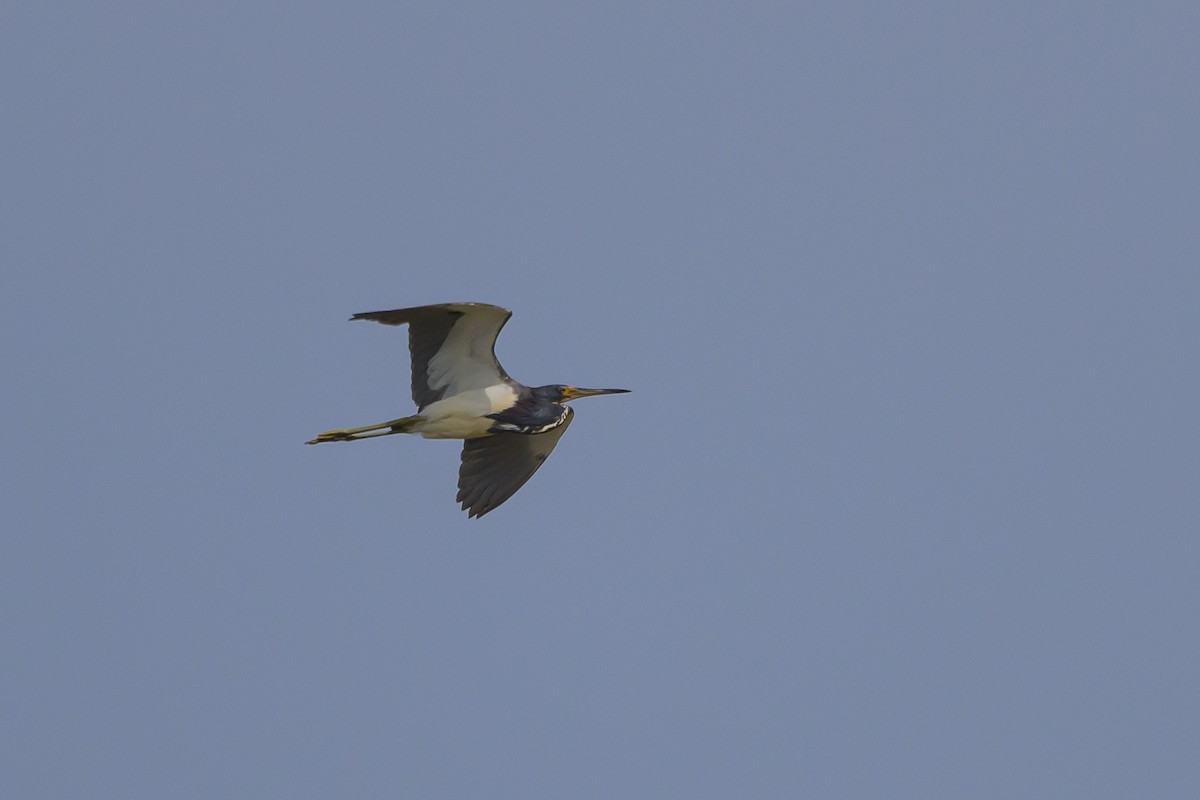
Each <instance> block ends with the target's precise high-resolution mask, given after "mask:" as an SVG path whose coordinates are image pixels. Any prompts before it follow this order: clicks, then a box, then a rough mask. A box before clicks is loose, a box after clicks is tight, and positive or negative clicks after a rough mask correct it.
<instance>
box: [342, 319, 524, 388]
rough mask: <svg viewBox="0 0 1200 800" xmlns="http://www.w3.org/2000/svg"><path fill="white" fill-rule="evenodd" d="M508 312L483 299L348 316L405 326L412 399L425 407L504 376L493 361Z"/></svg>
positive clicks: (498, 363) (496, 362) (506, 378)
mask: <svg viewBox="0 0 1200 800" xmlns="http://www.w3.org/2000/svg"><path fill="white" fill-rule="evenodd" d="M511 316H512V312H511V311H509V310H508V309H507V308H500V307H499V306H490V305H487V304H485V303H443V304H442V305H436V306H418V307H417V308H398V309H396V310H395V311H368V312H366V313H363V314H355V315H354V316H353V317H351V318H350V319H352V320H353V319H369V320H374V321H375V322H382V323H383V324H384V325H405V324H407V325H408V350H409V352H410V353H411V354H412V398H413V402H414V403H416V404H417V407H418V408H424V407H425V406H427V405H429V404H430V403H434V402H437V401H438V400H441V399H442V398H443V397H448V396H453V395H456V394H459V393H460V392H465V391H470V390H473V389H485V388H487V387H488V386H495V385H496V384H498V383H503V382H506V381H508V380H509V377H508V373H506V372H505V371H504V367H502V366H500V362H499V361H497V360H496V337H497V336H499V335H500V329H501V328H503V327H504V323H506V322H508V318H509V317H511Z"/></svg>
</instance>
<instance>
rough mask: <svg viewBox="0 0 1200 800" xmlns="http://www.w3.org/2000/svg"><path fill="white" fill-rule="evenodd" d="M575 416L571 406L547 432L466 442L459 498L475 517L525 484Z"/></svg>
mask: <svg viewBox="0 0 1200 800" xmlns="http://www.w3.org/2000/svg"><path fill="white" fill-rule="evenodd" d="M574 416H575V412H573V411H572V410H571V409H570V408H568V409H567V416H566V418H565V419H564V420H563V422H562V424H561V425H559V426H558V427H555V428H551V429H550V430H548V431H546V432H545V433H537V434H533V435H530V434H525V433H493V434H492V435H491V436H483V437H480V438H478V439H467V440H466V442H465V443H464V444H463V451H462V466H461V467H460V468H459V470H458V497H457V498H455V499H457V500H458V501H459V502H460V503H462V507H463V509H464V510H465V511H466V512H467V513H468V515H470V516H472V517H482V516H483V515H484V514H486V513H488V512H489V511H491V510H492V509H493V508H495V507H496V506H498V505H500V504H501V503H503V502H504V501H505V500H507V499H508V498H510V497H512V496H513V494H514V493H515V492H516V491H517V489H520V488H521V487H522V486H524V485H525V481H527V480H529V479H530V478H531V477H532V476H533V473H535V472H537V471H538V467H540V466H541V465H542V462H544V461H545V460H546V458H547V456H549V455H550V452H551V451H552V450H553V449H554V446H555V445H556V444H558V440H559V439H561V438H562V435H563V433H565V432H566V430H567V426H568V425H570V424H571V419H572V417H574Z"/></svg>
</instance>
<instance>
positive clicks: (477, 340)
mask: <svg viewBox="0 0 1200 800" xmlns="http://www.w3.org/2000/svg"><path fill="white" fill-rule="evenodd" d="M507 319H508V312H506V311H504V310H503V309H496V310H495V311H491V310H485V309H475V308H473V309H472V310H471V311H470V312H469V313H467V314H464V315H463V316H461V317H459V318H458V320H457V321H456V322H455V323H454V327H453V328H451V329H450V335H449V336H447V337H446V341H445V342H444V343H443V344H442V347H441V349H439V350H438V351H437V353H435V354H434V356H433V358H431V359H429V366H428V370H427V377H426V380H427V381H428V383H429V388H430V389H433V390H434V391H439V390H443V389H444V390H445V393H446V395H447V396H451V395H456V394H459V393H460V392H465V391H468V390H471V389H484V388H486V387H490V386H493V385H494V384H496V383H497V382H498V381H499V379H500V378H501V377H503V376H502V375H501V373H500V372H499V370H498V368H497V366H496V359H495V356H494V355H493V353H492V346H493V344H494V342H495V340H496V331H497V330H498V329H499V327H500V326H501V325H503V324H504V321H505V320H507ZM489 413H490V412H489Z"/></svg>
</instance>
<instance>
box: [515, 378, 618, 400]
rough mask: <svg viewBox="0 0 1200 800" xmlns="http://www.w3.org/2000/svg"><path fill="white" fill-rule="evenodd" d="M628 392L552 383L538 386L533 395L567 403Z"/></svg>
mask: <svg viewBox="0 0 1200 800" xmlns="http://www.w3.org/2000/svg"><path fill="white" fill-rule="evenodd" d="M628 391H629V390H628V389H582V388H580V387H578V386H566V385H564V384H561V383H552V384H550V385H549V386H538V387H537V388H536V389H534V390H533V393H534V394H535V395H537V396H538V397H544V398H546V399H547V400H550V401H552V402H555V403H565V402H567V401H568V400H578V399H579V398H581V397H593V396H595V395H598V394H625V393H626V392H628Z"/></svg>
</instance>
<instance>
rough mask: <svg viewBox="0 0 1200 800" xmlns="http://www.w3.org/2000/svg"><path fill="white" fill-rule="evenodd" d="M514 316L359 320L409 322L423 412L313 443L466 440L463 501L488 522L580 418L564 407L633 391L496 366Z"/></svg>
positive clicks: (438, 313) (481, 312)
mask: <svg viewBox="0 0 1200 800" xmlns="http://www.w3.org/2000/svg"><path fill="white" fill-rule="evenodd" d="M511 316H512V312H511V311H509V310H508V309H507V308H500V307H499V306H492V305H487V304H486V303H443V304H441V305H435V306H418V307H416V308H400V309H396V310H395V311H369V312H366V313H364V314H355V315H354V316H353V317H351V318H350V319H351V320H356V319H369V320H374V321H375V322H380V323H383V324H384V325H408V350H409V353H410V354H411V355H412V398H413V402H414V403H416V404H417V413H416V414H414V415H413V416H411V417H401V418H400V419H393V420H390V421H388V422H381V423H379V424H378V425H364V426H363V427H361V428H343V429H339V430H332V431H326V432H325V433H322V434H319V435H318V436H317V437H316V438H315V439H311V440H309V441H308V442H305V444H322V443H324V442H352V441H357V440H359V439H371V438H374V437H377V436H390V435H392V434H394V433H418V434H420V435H421V436H423V437H425V438H426V439H463V440H465V441H464V442H463V451H462V465H461V466H460V467H459V471H458V497H457V498H456V499H457V500H458V502H460V503H462V507H463V510H464V511H466V512H467V514H468V516H470V517H482V516H483V515H484V514H486V513H488V512H489V511H491V510H492V509H494V508H496V507H497V506H499V505H500V504H501V503H503V502H504V501H505V500H507V499H508V498H510V497H512V496H513V494H514V493H515V492H516V491H517V490H518V489H520V488H521V487H522V486H524V485H525V482H526V481H528V480H529V479H530V477H532V476H533V473H535V472H537V470H538V467H540V466H541V465H542V462H544V461H545V460H546V458H547V457H548V456H549V455H550V452H551V451H552V450H554V446H555V445H556V444H558V440H559V439H560V438H562V435H563V433H564V432H565V431H566V430H567V426H568V425H570V424H571V418H572V416H573V415H574V412H573V411H572V410H571V409H570V408H568V407H567V406H566V405H564V403H566V402H567V401H569V400H576V399H578V398H580V397H591V396H593V395H599V394H622V393H624V392H628V391H629V390H628V389H581V388H579V387H577V386H565V385H563V384H560V383H555V384H551V385H549V386H534V387H529V386H525V385H524V384H522V383H519V382H517V381H515V380H513V379H512V378H510V377H509V376H508V373H507V372H505V371H504V367H502V366H500V362H499V361H497V360H496V337H497V336H499V335H500V329H501V328H503V327H504V323H506V322H508V318H509V317H511Z"/></svg>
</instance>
